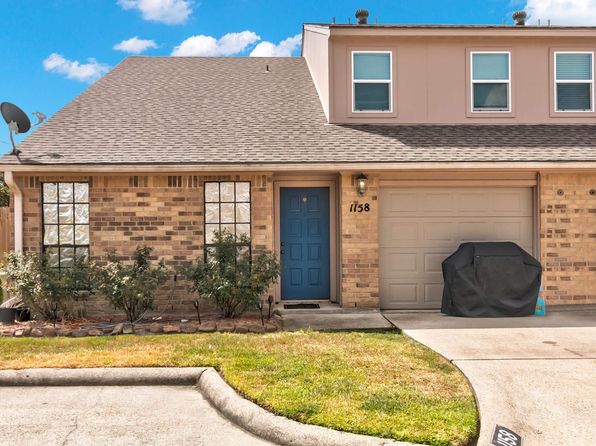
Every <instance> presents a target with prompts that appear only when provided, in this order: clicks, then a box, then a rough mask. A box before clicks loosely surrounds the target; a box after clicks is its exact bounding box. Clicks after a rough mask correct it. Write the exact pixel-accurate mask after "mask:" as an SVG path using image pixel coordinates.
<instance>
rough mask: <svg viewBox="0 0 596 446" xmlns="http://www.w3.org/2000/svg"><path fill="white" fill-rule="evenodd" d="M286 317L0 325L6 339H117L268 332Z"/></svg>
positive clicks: (43, 322)
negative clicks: (199, 320) (104, 337)
mask: <svg viewBox="0 0 596 446" xmlns="http://www.w3.org/2000/svg"><path fill="white" fill-rule="evenodd" d="M281 328H282V318H281V316H279V315H277V314H275V315H273V316H272V317H271V319H269V320H267V318H265V320H264V323H262V322H261V319H260V317H252V316H246V317H241V318H237V319H224V318H221V317H216V316H211V317H209V316H207V317H205V318H204V319H203V318H202V320H201V323H200V324H199V322H198V321H197V320H187V319H176V318H161V317H160V318H156V319H148V320H141V321H140V322H137V323H135V324H134V325H133V324H130V323H128V322H124V321H115V322H114V321H109V322H107V321H105V320H94V319H73V320H66V321H59V322H57V323H56V327H55V328H54V324H53V322H51V321H37V320H33V321H27V322H15V323H13V324H1V323H0V336H2V337H17V338H18V337H37V338H42V337H54V336H68V337H85V336H115V335H122V334H136V335H143V334H164V333H165V334H174V333H213V332H224V333H265V332H274V331H278V330H281Z"/></svg>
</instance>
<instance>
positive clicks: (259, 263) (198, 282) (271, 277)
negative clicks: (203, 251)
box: [184, 231, 279, 318]
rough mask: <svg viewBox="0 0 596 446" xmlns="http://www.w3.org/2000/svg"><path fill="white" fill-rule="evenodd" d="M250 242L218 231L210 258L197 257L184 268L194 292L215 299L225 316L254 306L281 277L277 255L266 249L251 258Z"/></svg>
mask: <svg viewBox="0 0 596 446" xmlns="http://www.w3.org/2000/svg"><path fill="white" fill-rule="evenodd" d="M249 244H250V240H249V239H248V238H247V237H246V236H241V237H238V238H236V237H235V236H234V235H232V234H230V233H229V232H226V231H223V232H221V233H217V234H215V243H214V244H213V246H211V247H209V248H208V250H209V251H208V256H207V261H205V260H203V259H202V258H198V259H197V261H196V263H195V264H193V265H191V266H189V267H187V268H186V269H185V270H184V276H185V277H186V278H187V279H188V280H189V281H190V283H191V286H190V288H191V291H192V292H194V293H197V294H198V295H199V297H202V298H205V299H207V300H209V301H210V302H212V303H213V304H214V305H215V306H216V307H217V308H218V309H219V310H220V311H221V312H222V313H223V316H224V317H228V318H234V317H237V316H240V315H242V314H243V313H244V312H245V311H246V310H247V309H249V308H254V307H255V306H256V305H257V304H258V303H259V301H260V299H261V297H262V296H263V294H264V293H265V292H266V291H267V289H268V287H269V286H270V285H271V284H273V283H275V282H276V281H277V278H278V277H279V263H278V261H277V259H276V258H275V256H274V255H273V254H271V253H270V252H267V251H265V252H261V253H259V254H258V255H256V256H254V257H251V255H250V251H249V250H248V249H247V248H246V246H247V245H249ZM243 245H244V246H243Z"/></svg>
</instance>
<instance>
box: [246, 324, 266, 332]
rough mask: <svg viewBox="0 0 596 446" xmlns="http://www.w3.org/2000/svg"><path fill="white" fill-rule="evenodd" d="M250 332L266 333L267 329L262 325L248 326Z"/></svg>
mask: <svg viewBox="0 0 596 446" xmlns="http://www.w3.org/2000/svg"><path fill="white" fill-rule="evenodd" d="M246 328H248V331H249V332H251V333H265V327H264V326H262V325H260V324H250V325H247V326H246Z"/></svg>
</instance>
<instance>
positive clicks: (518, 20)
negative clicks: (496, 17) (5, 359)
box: [512, 10, 528, 26]
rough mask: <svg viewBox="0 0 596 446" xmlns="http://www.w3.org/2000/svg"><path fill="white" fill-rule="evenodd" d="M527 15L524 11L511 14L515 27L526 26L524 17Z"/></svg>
mask: <svg viewBox="0 0 596 446" xmlns="http://www.w3.org/2000/svg"><path fill="white" fill-rule="evenodd" d="M527 16H528V14H527V13H526V11H523V10H522V11H515V12H514V13H513V16H512V17H513V20H515V26H526V17H527Z"/></svg>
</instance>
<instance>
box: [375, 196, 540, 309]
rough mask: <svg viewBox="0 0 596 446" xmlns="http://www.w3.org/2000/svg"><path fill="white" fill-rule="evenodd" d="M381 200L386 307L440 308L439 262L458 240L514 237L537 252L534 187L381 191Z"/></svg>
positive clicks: (441, 290) (510, 239)
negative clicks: (534, 247)
mask: <svg viewBox="0 0 596 446" xmlns="http://www.w3.org/2000/svg"><path fill="white" fill-rule="evenodd" d="M379 200H380V210H381V212H380V218H379V234H380V240H379V243H380V259H381V263H380V289H381V302H382V307H383V308H439V307H440V304H441V296H442V292H443V277H442V272H441V263H442V261H443V260H444V259H445V258H447V257H448V256H449V255H450V254H451V253H452V252H453V251H455V250H456V249H457V247H458V246H459V244H460V243H463V242H467V241H471V242H482V241H512V242H515V243H517V244H518V245H520V246H521V247H522V248H523V249H525V250H526V251H528V252H529V253H533V244H534V239H533V234H534V217H533V193H532V189H531V188H479V189H473V190H472V189H465V188H448V189H440V188H418V189H397V188H396V189H381V193H380V197H379ZM400 206H403V207H402V208H400Z"/></svg>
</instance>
